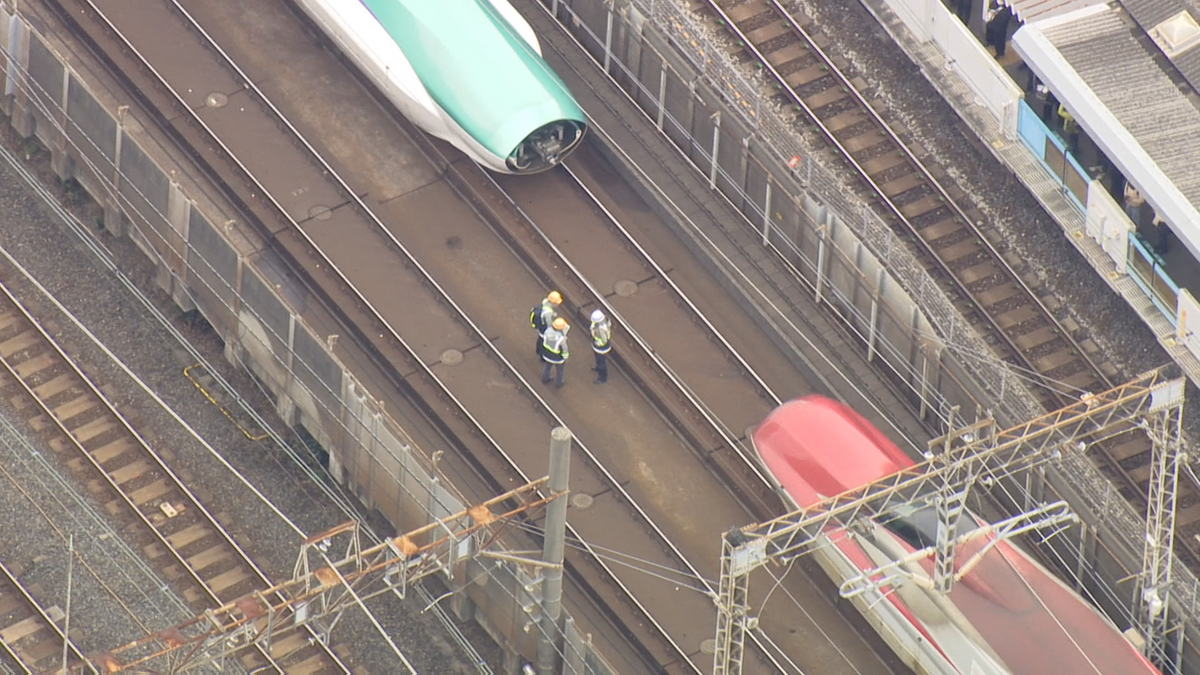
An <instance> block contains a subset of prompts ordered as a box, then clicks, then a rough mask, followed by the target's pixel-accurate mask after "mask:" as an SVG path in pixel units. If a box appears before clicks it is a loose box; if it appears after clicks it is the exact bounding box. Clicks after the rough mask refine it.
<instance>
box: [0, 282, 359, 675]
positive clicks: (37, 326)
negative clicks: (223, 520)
mask: <svg viewBox="0 0 1200 675" xmlns="http://www.w3.org/2000/svg"><path fill="white" fill-rule="evenodd" d="M0 293H3V297H4V298H6V299H7V300H8V301H9V303H11V305H12V306H13V307H14V308H15V309H16V310H17V311H18V312H20V313H21V315H22V316H23V317H24V318H25V320H26V322H27V323H28V324H29V325H30V326H32V327H33V328H34V330H36V331H37V332H38V334H39V335H41V337H42V340H43V342H44V343H45V344H46V345H48V346H49V347H50V348H51V349H52V350H53V351H54V352H55V353H56V354H57V355H58V357H59V359H60V360H61V362H62V363H63V364H65V365H66V366H67V368H69V369H70V371H71V372H72V373H73V374H74V376H75V378H76V379H77V380H78V381H79V382H81V383H82V384H83V385H84V386H85V387H86V388H87V390H88V392H89V393H90V394H91V395H92V396H93V397H94V398H95V399H96V400H97V401H99V402H100V404H101V405H102V406H103V407H104V410H105V413H106V414H107V415H109V416H110V417H111V418H113V419H115V420H116V421H117V422H118V423H119V424H120V425H121V427H122V428H123V429H124V432H125V434H127V436H128V437H130V438H132V439H133V440H134V441H135V442H136V443H137V444H138V446H139V447H140V449H141V450H142V451H143V453H142V454H143V455H144V456H147V457H149V458H151V459H152V460H153V461H154V463H155V465H156V466H157V468H158V469H160V470H161V471H162V472H163V473H164V474H166V475H167V476H168V477H169V478H170V479H171V480H172V481H173V483H174V486H175V488H176V489H178V490H179V491H180V493H182V494H183V495H184V496H186V497H187V499H188V500H190V501H191V505H190V506H191V507H192V509H190V510H193V511H194V512H195V513H198V514H200V517H201V519H202V521H203V523H204V524H205V525H207V526H208V527H210V528H211V529H212V530H213V531H214V532H215V533H216V534H217V535H218V539H219V541H220V543H223V544H224V545H225V546H228V547H229V548H230V549H231V550H232V551H233V553H234V554H236V555H237V556H238V561H239V564H241V565H243V566H245V567H246V569H247V570H249V571H250V572H252V573H253V574H254V576H255V577H257V578H258V580H259V582H260V583H263V584H265V585H266V586H267V587H270V586H272V585H273V584H272V582H271V580H270V578H269V577H268V576H267V575H266V573H265V572H263V570H262V569H261V568H260V567H259V566H258V565H257V564H255V563H254V561H253V560H251V559H250V556H249V555H247V554H246V552H245V551H244V550H243V549H242V547H241V546H239V545H238V544H237V542H236V541H235V540H234V539H233V535H231V534H230V533H229V531H228V530H226V529H225V527H224V526H222V525H221V524H220V523H219V522H218V521H217V519H216V517H215V516H214V515H213V514H212V512H210V511H209V510H208V508H207V507H206V506H204V504H203V502H202V501H200V499H198V498H197V497H196V495H195V494H194V493H193V492H192V491H191V490H190V489H188V487H187V485H186V484H185V482H184V481H183V480H182V479H181V478H180V477H179V476H178V475H177V474H176V473H175V472H174V471H173V470H172V469H171V468H170V467H169V466H167V464H166V463H165V462H163V460H162V458H161V457H159V455H158V453H157V452H155V451H154V450H153V449H152V448H151V446H150V444H149V442H148V441H146V439H145V438H143V437H142V435H141V434H140V433H139V432H138V431H137V429H135V428H134V427H133V425H132V424H130V422H129V420H127V419H126V418H125V416H124V415H122V414H121V412H120V411H119V410H118V409H117V408H116V406H114V405H113V403H112V401H110V400H109V398H108V397H107V396H106V395H105V394H104V393H103V392H102V391H101V390H100V388H99V387H97V386H96V384H95V383H94V382H92V380H91V379H90V378H89V377H88V376H87V375H86V374H85V373H84V372H83V370H82V369H81V368H80V367H79V365H78V364H77V363H76V362H75V360H74V359H72V358H71V357H70V356H69V355H68V354H67V352H66V350H64V349H63V347H62V346H61V345H60V344H59V343H58V341H57V340H55V339H54V337H53V336H52V335H50V333H49V332H48V331H47V330H46V329H45V328H44V327H43V326H42V323H41V322H40V321H38V320H37V318H36V317H35V316H34V315H33V313H32V312H31V311H30V310H29V308H28V307H26V306H25V305H24V304H23V303H22V302H21V301H20V300H19V299H17V297H16V295H15V294H14V292H13V291H12V290H11V289H10V288H9V287H8V286H7V285H5V284H0ZM0 365H3V367H4V369H5V371H6V372H7V373H8V374H9V376H11V377H12V378H13V380H15V381H16V382H17V384H18V385H19V386H20V387H21V388H22V389H23V390H24V391H25V393H26V394H28V395H29V397H30V398H32V399H33V400H34V401H35V402H36V403H37V405H38V407H39V408H40V409H41V410H42V411H43V412H45V413H46V416H47V417H48V418H49V419H50V420H51V421H52V422H53V424H54V426H55V428H56V429H57V430H58V431H59V432H60V433H61V434H62V436H64V437H65V438H67V439H68V440H69V441H70V443H71V444H72V445H73V446H74V447H75V448H76V449H77V450H78V451H79V452H80V453H81V454H83V456H84V457H86V458H87V460H88V463H89V464H91V465H92V467H93V468H95V469H96V471H98V472H99V473H100V474H101V475H103V476H104V479H105V481H106V482H107V484H108V485H109V487H111V488H112V489H113V491H114V492H116V493H117V494H118V495H119V496H120V498H121V500H122V501H123V502H124V503H125V505H126V506H128V507H129V510H130V511H132V512H133V513H134V514H136V515H137V519H138V520H140V521H141V523H142V525H144V526H145V527H146V528H147V529H149V530H150V531H151V532H153V534H154V537H155V538H156V539H157V540H158V541H159V542H160V543H162V545H163V547H164V548H165V549H166V550H167V551H169V552H170V554H171V556H173V558H174V560H175V561H176V562H178V563H179V565H180V566H181V567H182V568H183V569H184V570H186V571H187V574H188V576H190V577H191V578H192V580H193V581H194V582H195V583H196V585H197V586H198V587H199V588H200V589H202V590H203V591H204V593H205V594H206V595H207V596H208V597H209V598H210V599H211V600H212V601H213V602H214V603H216V604H218V605H219V604H221V603H222V600H221V599H220V598H219V597H217V594H216V592H214V591H213V590H212V589H211V588H210V587H209V586H208V584H207V583H206V582H205V581H204V579H203V578H202V577H201V576H200V574H199V573H198V572H197V571H196V570H194V569H192V566H191V565H189V564H188V562H187V559H186V558H184V557H183V556H182V555H181V554H180V553H179V552H178V551H177V550H176V549H175V547H174V546H172V545H171V543H170V542H169V541H168V540H167V537H166V536H165V535H163V534H162V532H160V531H159V529H158V528H157V527H155V525H154V523H152V522H150V519H149V518H147V517H146V514H144V513H143V512H142V509H141V508H139V506H138V505H137V504H136V503H134V501H133V500H132V498H131V497H130V496H129V494H127V493H126V491H125V490H123V489H122V488H121V486H120V485H119V484H118V483H117V482H116V481H115V480H113V478H112V476H111V475H110V473H109V472H108V471H106V470H105V469H104V467H103V466H102V465H101V464H100V462H99V461H98V460H97V459H96V458H95V457H94V456H93V455H92V454H91V453H90V452H88V451H87V449H86V448H84V447H83V444H82V443H80V442H79V441H78V439H76V438H75V435H74V434H73V433H72V432H71V430H70V429H68V428H67V426H66V424H65V423H64V422H63V421H62V420H60V419H59V418H58V416H57V415H55V414H54V411H53V409H51V408H50V407H49V406H48V405H47V403H46V402H45V401H43V400H42V398H41V397H40V396H38V394H37V392H36V391H34V388H33V387H31V386H30V385H29V384H28V383H27V382H25V380H24V379H23V378H22V377H21V376H20V374H19V373H18V372H17V370H15V369H14V368H13V367H12V365H11V364H9V362H8V360H6V359H0ZM256 649H257V650H258V651H259V652H260V653H261V655H262V656H263V658H265V659H266V661H267V662H268V663H270V664H271V665H272V666H274V667H275V668H276V669H277V670H279V672H281V673H283V672H286V669H285V668H284V667H283V666H281V665H279V664H278V662H277V661H276V659H275V658H274V657H272V656H271V654H270V653H269V652H268V651H267V650H266V649H265V648H263V647H262V646H261V645H257V646H256ZM324 651H326V653H328V654H329V655H330V657H331V660H332V662H333V663H335V664H337V666H338V667H339V668H341V669H342V672H343V673H345V674H346V675H349V673H350V670H349V669H348V668H347V667H346V666H345V664H343V663H342V662H341V659H339V658H337V657H336V656H335V655H333V654H332V651H331V650H329V649H328V648H325V649H324Z"/></svg>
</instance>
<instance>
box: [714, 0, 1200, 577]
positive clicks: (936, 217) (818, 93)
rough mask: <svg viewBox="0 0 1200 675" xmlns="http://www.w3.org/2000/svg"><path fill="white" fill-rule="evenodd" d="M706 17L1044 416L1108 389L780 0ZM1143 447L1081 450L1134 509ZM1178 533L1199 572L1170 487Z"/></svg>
mask: <svg viewBox="0 0 1200 675" xmlns="http://www.w3.org/2000/svg"><path fill="white" fill-rule="evenodd" d="M693 6H695V7H697V9H698V11H700V12H702V13H707V14H708V15H709V16H710V17H711V18H712V20H714V21H715V22H716V23H717V25H718V27H719V28H720V29H721V30H722V31H724V32H725V33H726V34H727V35H728V36H729V37H730V38H732V40H733V41H734V42H736V44H737V45H738V48H740V49H741V50H742V51H743V52H744V53H745V54H747V55H748V57H749V58H750V59H751V60H752V62H754V63H757V64H759V65H758V68H759V70H761V71H762V72H763V73H764V74H765V76H766V77H767V78H768V79H769V80H770V81H771V82H773V83H774V84H775V86H776V88H777V89H778V91H779V92H780V93H779V96H780V97H781V98H782V99H783V100H784V101H786V102H787V103H788V104H789V105H790V106H793V108H794V109H795V110H797V111H799V112H800V113H801V115H802V116H803V119H805V120H806V122H807V123H810V124H812V125H813V126H814V127H815V128H816V129H817V130H819V132H820V134H821V136H822V137H823V138H824V140H825V142H826V143H827V144H828V147H829V148H830V149H831V153H832V154H833V156H834V157H835V158H836V159H837V160H838V161H840V162H841V163H842V164H843V165H844V166H846V167H847V168H849V169H850V170H851V171H852V172H853V173H854V175H856V176H857V177H858V179H859V180H860V182H861V183H862V185H863V187H864V188H865V189H866V190H867V191H869V192H870V194H871V196H872V200H871V201H872V208H873V209H874V210H875V212H876V213H877V214H879V215H880V216H881V217H883V218H884V220H885V222H888V223H889V224H890V225H891V226H892V228H893V230H894V231H895V232H897V233H898V234H899V235H900V236H902V237H904V238H905V239H907V240H908V241H910V242H912V243H913V244H914V246H913V248H914V249H915V252H916V253H917V255H918V256H919V257H920V258H921V259H922V261H923V262H924V263H925V267H926V269H927V270H928V271H929V273H930V274H931V275H932V276H933V277H934V278H935V279H936V280H938V281H939V282H940V283H941V285H942V286H943V287H944V288H947V289H949V290H950V291H951V293H952V294H953V295H954V296H955V297H956V298H957V300H956V303H955V304H956V305H957V307H958V309H959V311H960V312H961V313H962V315H963V316H964V317H966V318H967V320H968V321H969V322H970V323H971V324H972V325H973V326H974V327H975V328H976V330H977V331H978V332H979V333H980V335H982V336H983V337H984V338H985V339H986V340H987V341H988V343H989V344H990V345H991V346H992V348H993V350H994V351H995V355H996V356H997V357H999V358H1000V359H1002V360H1004V361H1006V362H1008V363H1010V364H1012V365H1013V366H1015V367H1017V368H1019V369H1023V370H1027V371H1028V372H1029V373H1031V378H1032V379H1033V380H1034V381H1035V382H1036V384H1037V385H1038V386H1035V387H1032V388H1031V389H1032V391H1033V392H1034V394H1035V396H1037V397H1038V398H1039V401H1040V403H1041V404H1042V405H1043V407H1045V408H1046V409H1055V408H1058V407H1060V406H1061V405H1063V404H1065V403H1066V402H1068V401H1070V400H1071V399H1073V398H1075V397H1077V396H1078V395H1079V394H1080V393H1082V392H1087V391H1101V390H1105V389H1107V388H1109V387H1111V386H1112V384H1113V383H1112V382H1111V381H1110V380H1109V378H1108V377H1107V376H1106V375H1105V374H1104V372H1103V371H1102V370H1101V369H1100V368H1099V366H1098V365H1097V364H1096V363H1095V361H1093V360H1092V359H1091V358H1089V357H1088V352H1087V350H1086V349H1084V348H1083V347H1082V346H1081V345H1080V344H1079V342H1077V341H1076V340H1075V339H1074V338H1073V337H1072V330H1071V329H1069V328H1068V327H1067V326H1065V325H1064V324H1063V323H1062V322H1060V321H1059V320H1058V319H1057V318H1056V317H1055V316H1054V313H1053V312H1052V311H1051V310H1050V309H1049V308H1048V307H1047V306H1046V304H1045V303H1044V302H1043V301H1042V300H1041V298H1040V297H1039V296H1038V293H1037V292H1036V290H1034V289H1033V288H1031V287H1030V285H1029V284H1028V283H1026V281H1025V280H1024V279H1023V278H1022V277H1021V275H1020V274H1019V273H1018V272H1017V271H1016V270H1014V269H1013V267H1012V265H1010V264H1009V262H1008V261H1007V260H1006V259H1005V257H1004V255H1003V254H1002V252H1001V251H1000V250H998V248H997V247H996V245H995V244H994V243H993V242H992V240H991V239H990V238H989V236H988V235H987V233H986V232H985V231H984V229H983V227H981V224H980V223H979V222H978V221H979V220H980V218H981V216H979V215H978V214H976V213H973V212H972V211H971V209H970V208H969V207H966V206H963V205H962V204H960V201H961V194H962V193H961V191H959V190H957V189H955V188H952V187H947V186H944V185H943V184H942V183H941V181H940V180H939V178H938V173H937V172H936V171H935V169H934V168H933V167H931V166H929V165H927V164H926V163H925V162H924V161H923V160H922V159H921V158H920V157H919V156H918V155H917V153H916V152H914V151H913V150H912V149H911V148H910V147H909V144H908V143H906V142H905V140H904V138H903V134H902V133H900V132H897V131H896V130H894V129H893V128H892V126H891V125H890V124H889V123H888V122H887V120H886V119H885V118H884V116H883V115H882V114H881V113H880V112H879V111H877V110H876V108H875V107H873V106H872V105H871V103H870V102H869V101H868V99H867V97H866V96H865V95H864V94H862V93H861V92H860V89H861V88H862V86H863V85H860V84H858V83H857V82H856V78H855V77H854V76H853V75H851V74H849V73H847V72H846V66H845V65H844V64H843V63H839V60H838V59H836V58H834V57H833V56H832V55H831V53H830V40H829V38H827V37H825V36H824V35H821V34H820V33H819V32H817V31H815V30H813V28H814V27H813V26H812V24H811V21H810V20H809V19H808V18H807V17H805V16H804V15H802V14H798V13H792V12H790V11H789V10H788V9H787V7H786V6H785V4H784V3H783V2H781V0H701V2H699V3H696V4H694V5H693ZM1150 451H1151V443H1150V440H1149V439H1148V438H1147V437H1146V436H1145V434H1144V433H1142V432H1141V431H1139V430H1137V429H1128V430H1126V431H1125V432H1124V433H1116V434H1113V435H1112V436H1111V437H1110V438H1109V440H1107V441H1106V442H1103V443H1093V444H1092V445H1091V446H1090V447H1089V450H1088V454H1089V456H1091V457H1092V458H1093V459H1094V460H1095V461H1096V463H1097V465H1098V467H1099V468H1100V469H1101V471H1103V472H1104V473H1105V474H1106V475H1107V476H1108V477H1109V478H1110V479H1111V480H1112V481H1113V483H1114V485H1115V486H1116V488H1117V489H1118V490H1119V491H1120V493H1121V494H1122V495H1123V496H1124V497H1125V498H1126V499H1127V500H1129V501H1131V502H1133V503H1135V504H1138V505H1144V504H1145V500H1146V493H1147V486H1148V483H1149V478H1150V460H1151V458H1150V454H1151V453H1150ZM1177 530H1178V531H1179V532H1181V533H1183V534H1186V535H1189V536H1185V537H1179V538H1178V539H1177V541H1180V542H1182V548H1183V550H1182V551H1180V553H1182V554H1184V557H1185V559H1186V560H1187V562H1188V563H1189V564H1190V565H1191V566H1192V568H1193V570H1197V569H1198V567H1197V566H1198V565H1200V540H1197V538H1196V536H1192V535H1197V534H1200V491H1197V489H1196V487H1195V486H1194V485H1193V484H1191V483H1188V482H1184V483H1183V484H1181V493H1180V509H1179V512H1178V515H1177Z"/></svg>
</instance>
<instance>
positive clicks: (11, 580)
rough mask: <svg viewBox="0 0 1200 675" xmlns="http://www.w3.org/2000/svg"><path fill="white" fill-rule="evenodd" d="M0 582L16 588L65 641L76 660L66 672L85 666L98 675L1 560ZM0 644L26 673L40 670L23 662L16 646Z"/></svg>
mask: <svg viewBox="0 0 1200 675" xmlns="http://www.w3.org/2000/svg"><path fill="white" fill-rule="evenodd" d="M0 583H6V584H8V585H9V586H12V587H13V589H14V590H16V591H17V593H18V594H19V595H20V596H21V598H23V599H24V601H25V604H26V605H28V606H29V607H31V608H33V611H34V612H36V614H37V616H39V617H41V619H42V623H44V624H46V626H47V627H48V628H49V629H50V630H51V631H52V632H53V633H54V635H56V636H58V639H59V640H62V641H63V642H65V643H66V648H67V650H68V651H69V656H70V657H71V658H73V659H74V660H75V661H76V663H74V664H68V665H67V673H72V674H73V673H83V672H84V669H83V667H86V669H87V671H89V672H91V673H94V674H96V675H99V671H98V670H96V667H95V666H93V665H92V664H91V663H89V662H88V660H87V657H85V656H84V655H83V651H82V650H80V649H79V647H78V646H77V645H76V644H75V641H74V640H71V639H70V638H68V637H67V634H66V633H65V632H63V629H62V628H59V626H58V624H57V623H55V621H54V620H53V619H52V618H51V617H50V614H49V613H48V612H47V611H46V610H45V609H44V608H43V607H42V605H41V603H39V602H38V601H37V599H36V598H34V597H33V595H32V594H31V593H30V592H29V589H27V588H25V586H24V585H23V584H21V582H20V580H19V579H17V575H15V574H13V573H12V570H10V569H9V568H8V565H5V564H4V563H2V562H0ZM0 646H3V647H4V651H6V652H8V653H9V654H10V655H12V657H13V659H14V660H15V661H16V662H17V664H18V665H20V666H21V667H22V668H24V669H25V672H26V673H37V672H42V671H35V670H33V669H32V667H31V665H30V664H27V663H25V661H24V660H23V659H22V658H21V656H20V655H19V654H18V653H17V651H16V648H15V647H13V646H12V645H9V644H8V642H7V641H5V640H0ZM56 653H61V651H57V652H56ZM60 663H61V662H60ZM54 672H56V673H62V670H61V668H60V669H59V670H56V671H54Z"/></svg>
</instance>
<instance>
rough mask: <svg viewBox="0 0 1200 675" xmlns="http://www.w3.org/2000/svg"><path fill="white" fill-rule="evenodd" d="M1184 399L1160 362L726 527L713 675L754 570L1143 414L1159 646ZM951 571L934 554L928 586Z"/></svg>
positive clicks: (1149, 619)
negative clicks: (839, 527) (796, 505)
mask: <svg viewBox="0 0 1200 675" xmlns="http://www.w3.org/2000/svg"><path fill="white" fill-rule="evenodd" d="M1182 406H1183V380H1182V379H1178V378H1176V377H1169V376H1168V375H1167V374H1166V373H1165V371H1164V369H1158V370H1153V371H1150V372H1147V373H1143V374H1142V375H1140V376H1138V377H1137V378H1135V379H1134V380H1132V381H1130V382H1128V383H1126V384H1123V385H1120V386H1118V387H1115V388H1113V389H1111V390H1109V391H1106V392H1104V393H1101V394H1087V395H1085V396H1083V397H1081V399H1080V400H1079V402H1077V403H1074V404H1072V405H1069V406H1066V407H1064V408H1061V409H1059V410H1056V411H1054V412H1050V413H1047V414H1045V415H1042V416H1041V417H1038V418H1036V419H1033V420H1031V421H1029V422H1026V423H1024V424H1021V425H1019V426H1016V427H1013V428H1011V429H1007V430H1004V431H999V430H997V429H996V427H995V424H994V423H993V422H991V421H990V420H985V421H983V422H979V423H976V424H974V425H972V426H971V427H969V428H967V429H961V430H957V431H954V432H951V433H950V434H948V435H947V436H945V437H943V438H941V439H936V440H935V441H933V442H931V443H930V446H931V447H936V446H938V445H942V446H943V448H942V452H940V453H939V454H934V455H932V456H931V457H930V458H929V459H927V460H926V461H924V462H922V463H920V464H917V465H914V466H912V467H910V468H907V469H905V470H903V471H900V472H897V473H895V474H892V475H890V476H887V477H885V478H882V479H880V480H878V481H875V482H873V483H869V484H867V485H864V486H862V487H860V488H858V489H855V490H850V491H848V492H845V493H843V494H840V495H837V496H834V497H830V498H829V499H826V500H824V501H822V502H820V503H817V504H814V505H812V506H808V507H805V508H801V509H799V510H797V511H794V512H792V513H789V514H787V515H784V516H780V517H779V518H776V519H774V520H771V521H768V522H765V523H760V524H756V525H749V526H746V527H743V528H739V529H733V530H730V531H729V532H726V533H725V536H724V537H723V541H722V550H721V578H720V583H719V586H718V589H717V597H716V598H715V601H716V604H717V635H716V651H715V654H714V668H713V673H714V675H738V674H740V673H741V670H742V659H743V654H744V649H745V637H746V632H747V631H748V630H753V629H755V628H756V627H757V625H758V619H757V617H755V616H752V615H751V612H750V606H749V602H748V598H749V580H750V573H751V572H753V571H754V570H756V569H758V568H759V567H762V566H764V565H766V564H767V563H768V562H787V561H789V560H790V559H792V558H795V557H797V556H799V555H802V554H804V553H805V552H806V550H807V548H808V545H809V544H810V543H812V542H813V541H814V540H815V539H816V538H817V537H818V536H819V535H820V534H821V533H822V532H823V531H824V530H825V528H826V527H828V526H830V525H835V524H846V523H851V522H853V521H855V520H858V519H860V518H862V517H866V516H871V515H875V514H883V513H887V512H889V511H890V510H892V509H894V508H895V507H897V506H900V505H903V504H910V503H913V502H915V501H918V500H933V502H934V503H935V504H936V503H938V502H939V501H940V503H941V505H940V506H939V512H942V513H944V514H946V515H952V514H953V513H958V512H960V509H959V508H958V507H959V502H960V501H961V500H960V497H961V496H962V495H965V492H966V490H967V488H968V487H969V483H970V482H974V481H976V480H985V481H989V482H991V481H999V480H1001V479H1003V478H1006V477H1008V476H1011V475H1013V474H1015V473H1018V472H1021V471H1024V470H1027V469H1030V468H1032V467H1034V466H1037V465H1039V464H1042V463H1044V462H1047V461H1050V460H1053V459H1056V458H1058V457H1061V456H1062V454H1063V453H1069V452H1081V451H1082V450H1083V449H1084V448H1086V443H1085V442H1083V441H1082V440H1081V439H1083V438H1086V437H1088V436H1090V435H1092V434H1096V433H1097V432H1101V431H1104V430H1105V429H1108V428H1110V427H1112V426H1114V425H1116V424H1118V423H1120V422H1127V421H1132V420H1135V419H1141V420H1143V421H1142V424H1143V425H1144V426H1145V427H1146V428H1147V429H1148V430H1149V431H1150V437H1151V440H1152V441H1153V443H1154V446H1155V450H1154V452H1155V461H1154V466H1153V468H1152V476H1151V478H1152V480H1151V485H1150V490H1151V495H1150V509H1149V513H1148V514H1147V518H1148V521H1147V522H1148V524H1147V527H1148V531H1147V537H1146V550H1145V560H1144V563H1145V568H1144V570H1143V574H1142V579H1143V583H1144V588H1145V598H1144V600H1143V602H1144V604H1143V608H1144V611H1143V614H1144V615H1145V616H1146V621H1145V622H1144V625H1143V630H1144V631H1145V633H1146V636H1147V642H1148V643H1149V644H1159V643H1160V642H1161V640H1162V635H1163V633H1164V630H1165V623H1166V612H1165V611H1164V608H1163V606H1162V605H1163V604H1165V602H1166V595H1167V593H1166V584H1167V583H1169V581H1170V561H1171V547H1170V545H1171V542H1172V540H1173V531H1174V521H1175V488H1176V480H1177V476H1178V466H1179V464H1178V462H1179V429H1180V414H1181V410H1182ZM935 495H937V496H938V497H937V498H936V499H935ZM946 495H950V497H949V498H947V497H946ZM955 495H958V496H955ZM955 538H956V537H955V532H954V530H953V528H951V527H947V528H945V530H944V531H943V530H942V529H939V532H938V542H937V545H936V546H935V547H934V549H935V551H936V553H935V555H937V556H943V555H945V554H947V553H949V552H951V551H952V549H953V544H954V539H955ZM951 569H952V567H951V564H950V563H948V562H945V561H944V560H943V559H941V558H938V559H935V570H941V571H942V572H944V573H946V574H943V575H942V578H940V579H938V580H937V581H936V582H935V583H936V584H937V585H939V586H941V587H943V588H946V589H948V588H949V583H950V581H951V580H950V575H949V574H948V572H949V571H950V570H951ZM1151 600H1156V602H1157V604H1156V605H1154V606H1153V607H1151V606H1150V605H1149V604H1148V603H1149V602H1150V601H1151ZM1155 610H1157V613H1156V612H1155Z"/></svg>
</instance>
